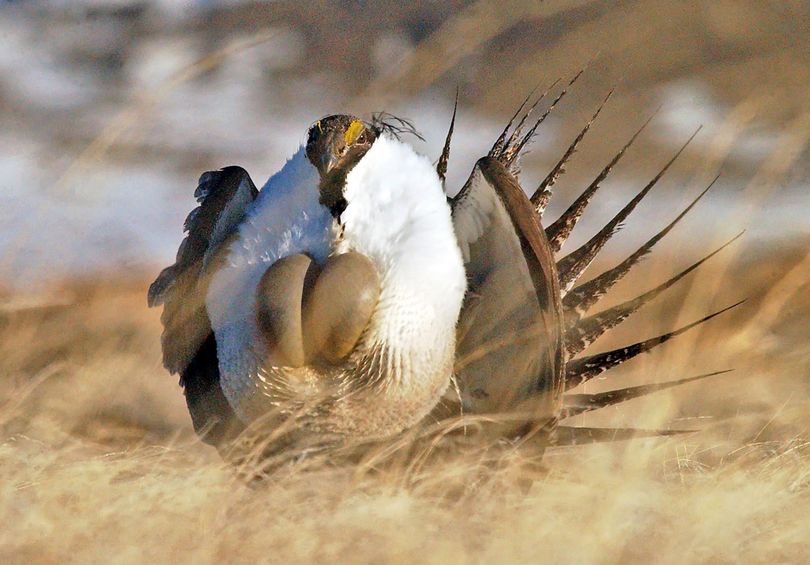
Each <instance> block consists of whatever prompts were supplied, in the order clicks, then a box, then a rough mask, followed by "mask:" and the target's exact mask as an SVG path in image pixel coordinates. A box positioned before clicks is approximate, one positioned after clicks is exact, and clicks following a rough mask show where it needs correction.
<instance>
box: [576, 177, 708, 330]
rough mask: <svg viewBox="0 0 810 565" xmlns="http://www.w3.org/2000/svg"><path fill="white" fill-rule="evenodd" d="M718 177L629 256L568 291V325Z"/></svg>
mask: <svg viewBox="0 0 810 565" xmlns="http://www.w3.org/2000/svg"><path fill="white" fill-rule="evenodd" d="M718 178H719V176H718V177H715V178H714V180H713V181H712V182H711V183H709V185H708V186H707V187H706V188H705V189H704V190H703V192H701V193H700V194H698V196H697V197H696V198H695V199H694V200H692V202H691V203H690V204H689V206H687V207H686V208H685V209H684V210H683V211H682V212H681V213H680V214H678V216H677V217H676V218H675V219H674V220H672V222H670V223H669V224H668V225H667V226H666V227H665V228H664V229H662V230H661V231H659V232H658V233H657V234H655V235H654V236H653V237H651V238H650V239H649V240H647V242H646V243H644V245H642V246H641V247H639V248H638V249H637V250H636V251H634V252H633V253H632V254H631V255H630V256H629V257H627V259H625V260H624V261H622V262H621V263H619V264H618V265H616V266H615V267H614V268H612V269H610V270H608V271H605V272H604V273H602V274H601V275H599V276H598V277H595V278H593V279H591V280H590V281H588V282H586V283H583V284H581V285H579V286H577V287H575V288H574V289H572V290H571V291H569V292H568V293H567V294H566V295H565V297H564V298H563V309H564V310H565V311H566V319H567V320H570V322H569V326H570V325H572V324H573V323H575V322H576V321H577V320H579V319H580V318H581V317H582V316H583V315H584V314H585V312H587V311H588V309H589V308H591V306H593V305H594V304H596V303H597V302H598V301H599V299H601V298H602V297H603V296H604V295H605V294H606V293H607V292H608V291H609V290H610V289H611V288H612V287H613V285H615V284H616V283H617V282H619V281H620V280H621V279H622V278H624V276H625V275H626V274H627V273H629V272H630V269H631V268H632V267H634V266H635V265H636V264H637V263H638V262H639V261H641V259H643V258H644V257H645V256H646V255H647V254H648V253H649V252H650V251H652V248H653V247H654V246H655V244H657V243H658V242H659V241H661V240H662V239H663V238H664V236H666V235H667V234H668V233H669V232H670V231H671V230H672V228H674V227H675V226H676V225H677V224H678V222H680V221H681V220H682V219H683V218H684V217H685V216H686V214H688V213H689V211H690V210H691V209H692V208H693V207H694V206H695V205H696V204H697V203H698V202H699V201H700V199H701V198H703V196H704V195H705V194H706V193H707V192H708V191H709V189H711V188H712V187H713V186H714V184H715V182H716V181H717V179H718Z"/></svg>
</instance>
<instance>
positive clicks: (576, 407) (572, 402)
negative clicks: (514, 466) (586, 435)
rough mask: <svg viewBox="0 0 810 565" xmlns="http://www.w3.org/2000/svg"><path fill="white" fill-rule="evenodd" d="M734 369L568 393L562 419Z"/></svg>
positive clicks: (564, 398)
mask: <svg viewBox="0 0 810 565" xmlns="http://www.w3.org/2000/svg"><path fill="white" fill-rule="evenodd" d="M733 370H734V369H725V370H723V371H714V372H712V373H706V374H703V375H697V376H695V377H687V378H684V379H678V380H675V381H667V382H663V383H653V384H648V385H640V386H631V387H627V388H620V389H617V390H609V391H607V392H600V393H596V394H566V395H565V396H564V397H563V409H562V412H561V415H560V419H561V420H562V419H565V418H570V417H572V416H577V415H579V414H583V413H585V412H591V411H593V410H599V409H600V408H605V407H607V406H613V405H614V404H620V403H622V402H626V401H628V400H632V399H634V398H639V397H641V396H646V395H648V394H652V393H654V392H658V391H661V390H666V389H669V388H674V387H677V386H681V385H685V384H687V383H691V382H694V381H699V380H703V379H707V378H709V377H714V376H717V375H725V374H726V373H730V372H731V371H733Z"/></svg>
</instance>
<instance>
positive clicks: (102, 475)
mask: <svg viewBox="0 0 810 565" xmlns="http://www.w3.org/2000/svg"><path fill="white" fill-rule="evenodd" d="M801 255H802V253H799V254H798V255H790V254H785V256H784V257H783V258H781V259H780V260H779V261H771V267H772V268H773V269H774V270H776V271H778V272H779V273H784V272H788V273H790V275H789V277H788V279H787V280H788V283H789V282H790V281H791V280H793V281H799V280H802V279H803V278H806V275H807V274H810V268H808V264H807V261H806V260H805V261H802V260H801ZM774 265H776V266H774ZM661 266H662V264H661V263H658V264H655V263H654V264H652V265H650V266H649V268H650V269H660V268H661ZM739 270H742V271H745V272H749V273H750V272H752V271H751V269H750V265H742V266H739V267H738V268H737V269H732V270H731V271H730V274H729V276H738V271H739ZM754 272H755V273H756V274H755V276H749V279H748V282H747V285H746V286H748V288H749V290H750V291H751V292H752V293H754V294H759V291H758V289H759V288H760V287H766V286H767V285H770V284H771V283H772V282H773V277H774V276H775V275H774V274H773V272H772V271H771V270H761V271H754ZM802 273H803V274H804V275H805V276H804V277H802V276H801V274H802ZM704 275H705V276H709V277H711V273H704ZM777 278H778V275H777ZM137 280H141V279H137ZM143 287H144V285H143V284H133V283H132V282H131V279H130V280H118V281H115V280H108V281H105V282H102V283H92V284H91V283H84V284H82V283H75V282H74V283H70V284H66V285H63V286H62V287H61V288H59V289H54V291H53V293H52V294H50V295H49V296H46V297H42V300H43V301H45V302H48V301H52V302H55V303H56V304H54V305H53V306H50V307H44V306H42V305H36V304H32V303H31V301H28V303H22V302H20V298H19V297H15V298H14V301H11V297H9V298H8V300H6V301H5V305H4V308H3V314H2V325H1V326H0V332H1V333H0V359H1V361H0V363H1V364H0V367H2V369H1V370H2V373H3V375H4V379H3V381H2V392H1V394H2V396H0V399H2V402H3V404H2V407H1V408H0V430H2V432H1V433H2V435H0V474H2V480H0V485H2V486H1V487H0V515H2V516H3V528H2V530H0V552H2V553H1V554H0V555H2V557H0V559H2V560H3V561H4V562H7V561H9V560H11V561H13V562H31V561H56V560H62V559H64V558H68V557H69V558H70V559H71V560H74V561H77V562H94V561H95V562H98V561H109V560H115V561H116V562H143V561H149V562H168V561H173V562H177V561H182V562H214V561H222V560H228V561H239V562H252V561H279V562H287V561H352V562H380V561H386V562H390V561H394V562H405V561H413V560H419V561H428V562H440V563H445V562H459V561H475V562H537V561H544V562H564V563H570V562H622V563H626V562H650V561H655V562H660V563H669V562H671V563H681V562H695V561H701V562H737V561H739V560H743V561H747V562H765V561H768V562H799V561H802V560H803V558H804V557H807V555H808V552H809V551H810V547H809V546H808V541H807V540H810V521H808V520H807V517H806V516H807V509H808V503H809V502H810V489H808V487H809V486H810V450H809V449H808V443H807V442H805V441H804V440H803V438H805V437H807V436H806V433H807V430H806V414H807V413H808V412H807V409H808V401H807V398H808V395H807V379H806V378H804V379H802V375H803V374H806V372H805V373H803V371H806V370H807V364H806V352H807V348H806V345H805V344H804V343H801V341H799V342H796V341H793V338H791V337H790V336H791V334H790V333H789V331H788V333H784V332H785V331H787V330H786V329H785V327H784V324H785V323H788V324H792V325H795V324H799V326H802V324H803V323H804V324H805V325H804V327H806V319H802V317H801V316H800V315H799V316H798V318H797V317H796V316H797V314H796V312H801V311H802V307H803V306H805V305H806V298H804V297H803V296H802V295H801V294H796V293H795V292H793V291H788V289H785V292H779V293H778V296H771V295H768V294H767V293H766V294H765V295H764V298H761V299H760V300H759V302H757V301H756V300H754V301H753V302H754V303H753V304H750V305H748V306H746V307H744V311H741V312H738V313H737V314H734V315H733V316H730V317H729V318H728V319H726V320H725V322H722V323H720V324H717V325H716V326H715V331H713V332H710V333H709V334H708V335H707V336H705V337H706V341H705V342H704V343H707V344H710V345H708V346H707V349H709V350H707V351H683V350H682V349H679V346H678V344H677V342H675V343H673V344H672V345H669V346H668V347H669V348H670V351H669V352H668V354H667V355H666V359H667V363H674V365H670V366H668V367H662V366H661V365H660V361H661V359H664V358H665V357H664V356H663V355H662V354H661V353H656V354H652V355H649V356H646V357H647V359H644V360H640V361H634V362H633V363H631V364H629V365H630V367H628V370H626V371H624V372H623V373H622V374H619V375H618V376H612V377H611V378H610V382H609V383H597V385H595V386H592V389H596V388H610V387H611V386H621V385H624V384H627V383H630V382H631V381H648V380H654V379H666V378H671V377H675V376H678V375H682V374H692V373H697V372H700V371H701V370H704V369H705V370H711V369H716V368H723V367H726V366H735V367H736V368H737V371H736V372H735V373H732V374H731V375H730V376H724V377H718V378H717V379H715V380H714V381H712V382H705V383H701V384H695V385H689V387H687V388H686V389H684V390H682V391H679V392H677V393H671V394H670V393H659V394H658V395H656V396H655V397H654V398H650V399H647V400H638V401H634V402H632V403H630V404H628V405H627V406H624V407H622V408H618V409H611V410H609V412H608V413H607V414H603V415H601V416H593V417H591V419H589V420H588V419H584V418H582V419H581V420H580V421H579V422H577V423H579V424H583V423H596V424H608V425H610V424H613V425H622V424H634V425H640V426H648V427H652V426H659V425H667V423H670V422H672V423H673V425H674V426H675V427H681V428H684V427H687V428H692V429H700V430H701V431H700V432H698V433H695V434H691V435H687V436H678V437H675V438H670V439H662V440H658V439H656V440H641V441H636V442H631V443H627V442H623V443H616V444H608V445H599V446H588V447H579V448H573V449H558V450H552V451H550V452H548V453H547V454H546V457H545V458H544V459H543V463H542V465H538V464H537V461H534V460H532V457H531V453H530V452H529V451H527V450H521V449H513V448H511V447H509V446H502V447H500V448H498V449H494V450H493V449H490V450H488V451H484V450H481V449H469V448H467V449H464V450H461V449H456V448H455V447H454V446H453V445H451V444H449V443H448V444H447V445H448V446H447V448H446V449H445V450H444V451H443V452H442V453H441V455H436V456H435V457H430V458H428V459H427V461H422V460H421V459H420V457H421V456H422V455H424V452H423V451H418V452H417V453H415V454H412V456H411V457H408V458H401V459H396V460H394V459H389V460H388V461H387V463H386V462H382V463H380V462H378V463H377V464H376V465H370V464H367V465H350V464H340V463H335V462H329V461H328V460H323V461H308V460H306V459H305V460H304V461H303V462H300V463H299V464H298V465H295V466H292V467H285V468H283V469H281V470H279V471H277V472H276V473H275V474H274V475H273V476H272V477H271V478H270V479H269V480H267V481H265V482H264V483H262V484H259V485H254V486H252V487H251V486H247V485H246V484H244V482H243V481H241V480H240V479H239V478H237V477H236V476H235V474H234V472H233V471H232V470H231V469H230V468H228V467H227V466H226V465H224V464H223V463H221V462H220V460H219V458H218V457H217V456H216V455H215V454H214V453H213V452H212V450H211V449H210V448H208V447H206V446H203V445H201V444H199V443H197V442H196V440H195V438H194V436H193V433H192V432H191V430H190V426H189V423H188V417H187V415H186V412H185V407H184V406H183V401H182V396H181V394H180V391H179V389H178V388H177V386H176V383H175V380H174V379H173V378H170V377H169V376H168V375H166V374H165V373H164V371H163V370H162V368H161V367H160V364H159V351H158V347H159V345H158V332H159V323H158V320H157V314H156V313H155V312H151V311H147V310H146V309H145V307H144V298H143ZM671 298H673V297H671ZM674 298H675V300H671V301H670V308H669V311H667V312H666V313H664V312H662V311H660V310H659V311H656V310H655V309H654V308H653V309H652V310H650V311H648V312H647V314H648V316H647V317H648V318H650V319H649V320H648V323H643V324H639V323H635V324H634V325H633V328H634V329H633V331H632V332H630V333H629V334H625V335H624V336H623V338H613V339H617V340H619V341H621V339H627V338H629V337H631V336H633V335H636V334H638V333H640V332H651V331H655V329H660V326H661V320H662V319H671V317H672V313H673V312H672V311H671V309H672V307H671V304H672V303H676V304H677V301H678V300H677V299H678V298H679V297H677V296H674ZM776 310H779V311H783V313H782V314H781V315H780V314H774V312H775V311H776ZM805 310H806V308H805ZM784 312H788V313H791V312H792V313H793V314H792V316H793V317H792V318H791V317H789V316H788V318H787V322H785V314H784ZM650 314H652V316H649V315H650ZM642 317H644V316H642ZM761 317H764V318H765V319H767V320H768V322H769V323H770V324H771V326H772V328H774V329H773V331H768V332H763V331H762V328H761V327H760V326H758V324H757V322H756V320H757V319H759V318H761ZM748 320H754V321H753V322H752V323H749V322H748ZM780 323H781V324H782V325H781V326H780ZM780 328H781V329H780ZM794 329H795V328H794ZM780 332H781V333H780ZM799 333H801V332H799ZM718 336H722V339H718ZM752 340H753V341H752ZM791 341H792V342H791ZM786 351H789V352H790V353H791V354H792V355H786V354H785V352H786ZM673 352H675V354H674V353H673ZM709 416H711V417H709ZM418 449H419V450H421V449H422V448H418ZM415 460H419V461H420V464H419V465H414V464H413V462H414V461H415Z"/></svg>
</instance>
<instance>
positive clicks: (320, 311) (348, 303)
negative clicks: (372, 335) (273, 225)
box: [257, 252, 380, 367]
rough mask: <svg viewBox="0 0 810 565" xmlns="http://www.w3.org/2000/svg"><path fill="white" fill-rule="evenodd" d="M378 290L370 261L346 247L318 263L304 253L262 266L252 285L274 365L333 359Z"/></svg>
mask: <svg viewBox="0 0 810 565" xmlns="http://www.w3.org/2000/svg"><path fill="white" fill-rule="evenodd" d="M379 296H380V279H379V275H378V274H377V270H376V268H375V267H374V265H373V264H372V263H371V261H370V260H369V259H368V258H367V257H365V256H364V255H361V254H359V253H354V252H349V253H344V254H341V255H334V256H332V257H329V258H328V259H327V260H326V262H325V263H324V264H323V266H322V267H319V266H318V265H317V264H315V262H314V261H312V259H311V258H310V257H308V256H306V255H303V254H298V255H291V256H289V257H285V258H284V259H281V260H279V261H277V262H275V263H274V264H273V265H271V266H270V268H269V269H267V272H265V274H264V276H263V277H262V280H261V282H260V283H259V288H258V300H257V305H258V307H257V317H258V324H259V328H260V329H261V330H262V333H263V335H264V337H265V340H266V343H267V345H268V348H269V350H270V362H271V363H273V364H274V365H277V366H287V367H301V366H304V365H309V364H312V363H317V362H327V363H332V364H335V363H339V362H341V361H342V360H343V359H345V358H346V357H347V356H348V355H349V353H351V352H352V350H353V349H354V348H355V346H356V345H357V342H358V341H359V339H360V336H361V335H362V334H363V331H364V330H365V329H366V326H368V322H369V320H370V319H371V315H372V313H373V312H374V308H375V307H376V305H377V300H378V299H379Z"/></svg>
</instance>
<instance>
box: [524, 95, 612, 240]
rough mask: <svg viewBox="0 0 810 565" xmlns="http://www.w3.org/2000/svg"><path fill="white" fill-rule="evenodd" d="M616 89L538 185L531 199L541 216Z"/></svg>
mask: <svg viewBox="0 0 810 565" xmlns="http://www.w3.org/2000/svg"><path fill="white" fill-rule="evenodd" d="M614 90H615V89H610V91H609V92H608V93H607V96H605V99H604V100H602V103H601V104H599V107H598V108H597V109H596V112H594V114H593V116H591V119H590V120H588V122H587V123H586V124H585V127H583V128H582V129H581V130H580V132H579V133H578V134H577V136H576V137H575V138H574V141H573V142H572V143H571V145H569V146H568V149H566V150H565V153H563V156H562V157H561V158H560V160H559V161H557V164H556V165H554V167H553V168H552V169H551V171H549V173H548V175H546V178H545V179H543V181H542V182H541V183H540V185H539V186H538V187H537V190H535V191H534V194H533V195H532V197H531V201H532V204H534V205H535V211H536V212H537V213H538V214H539V215H540V216H542V215H543V212H544V211H545V209H546V206H547V205H548V201H549V200H550V199H551V188H552V187H553V186H554V184H555V183H556V182H557V179H559V178H560V176H561V175H562V174H563V173H565V165H566V164H567V163H568V161H569V160H570V159H571V157H572V156H573V155H574V153H576V150H577V147H578V146H579V144H580V143H581V142H582V140H583V139H584V138H585V135H586V134H587V133H588V130H590V129H591V126H592V125H593V123H594V122H595V121H596V118H598V117H599V114H600V112H602V108H604V107H605V104H607V102H608V100H610V97H611V96H613V92H614ZM538 204H540V205H542V210H541V209H539V208H538ZM554 251H556V250H554Z"/></svg>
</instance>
